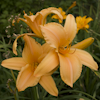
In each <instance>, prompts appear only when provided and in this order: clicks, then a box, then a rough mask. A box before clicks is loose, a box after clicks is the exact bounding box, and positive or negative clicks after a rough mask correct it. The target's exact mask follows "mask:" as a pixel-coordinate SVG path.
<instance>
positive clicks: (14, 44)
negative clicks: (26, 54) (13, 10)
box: [13, 34, 24, 55]
mask: <svg viewBox="0 0 100 100" xmlns="http://www.w3.org/2000/svg"><path fill="white" fill-rule="evenodd" d="M22 36H24V34H22V35H19V36H17V38H16V39H15V41H14V43H13V53H14V54H15V55H17V51H16V47H17V40H18V39H19V38H20V37H22Z"/></svg>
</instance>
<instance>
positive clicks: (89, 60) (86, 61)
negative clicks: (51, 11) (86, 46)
mask: <svg viewBox="0 0 100 100" xmlns="http://www.w3.org/2000/svg"><path fill="white" fill-rule="evenodd" d="M73 54H75V55H76V56H77V57H79V59H80V61H81V62H82V64H83V65H85V66H87V67H89V68H91V69H93V70H98V65H97V63H96V62H95V61H94V59H93V57H92V56H91V55H90V54H89V53H88V52H86V51H84V50H79V49H76V50H75V52H74V53H73Z"/></svg>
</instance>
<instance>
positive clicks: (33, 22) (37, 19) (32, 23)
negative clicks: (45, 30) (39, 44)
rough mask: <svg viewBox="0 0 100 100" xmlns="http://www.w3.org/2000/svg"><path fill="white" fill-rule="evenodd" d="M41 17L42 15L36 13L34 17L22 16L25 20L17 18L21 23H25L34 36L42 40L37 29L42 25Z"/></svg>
mask: <svg viewBox="0 0 100 100" xmlns="http://www.w3.org/2000/svg"><path fill="white" fill-rule="evenodd" d="M42 17H43V16H42V14H41V13H39V12H38V13H36V15H31V16H28V15H27V14H24V18H25V19H23V18H19V19H18V20H22V21H23V22H25V23H26V24H27V25H28V26H29V27H30V28H31V30H32V31H33V32H34V33H35V34H37V35H38V36H40V37H41V38H43V36H42V33H41V30H40V27H39V25H41V24H42Z"/></svg>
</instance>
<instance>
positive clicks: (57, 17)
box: [52, 7, 67, 23]
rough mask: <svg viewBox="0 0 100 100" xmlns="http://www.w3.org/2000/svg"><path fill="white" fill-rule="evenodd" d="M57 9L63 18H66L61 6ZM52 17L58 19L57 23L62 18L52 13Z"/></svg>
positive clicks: (60, 21)
mask: <svg viewBox="0 0 100 100" xmlns="http://www.w3.org/2000/svg"><path fill="white" fill-rule="evenodd" d="M58 9H59V10H60V13H61V15H62V16H63V19H66V16H67V15H66V12H65V11H63V9H62V8H61V7H59V8H58ZM52 18H54V19H58V20H59V23H62V20H61V19H60V18H59V16H58V15H53V16H52Z"/></svg>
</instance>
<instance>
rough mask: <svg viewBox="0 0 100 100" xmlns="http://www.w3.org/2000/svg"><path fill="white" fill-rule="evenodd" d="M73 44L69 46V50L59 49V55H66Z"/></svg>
mask: <svg viewBox="0 0 100 100" xmlns="http://www.w3.org/2000/svg"><path fill="white" fill-rule="evenodd" d="M70 47H71V44H69V45H68V46H67V48H59V53H61V54H66V53H68V52H69V51H70Z"/></svg>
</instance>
